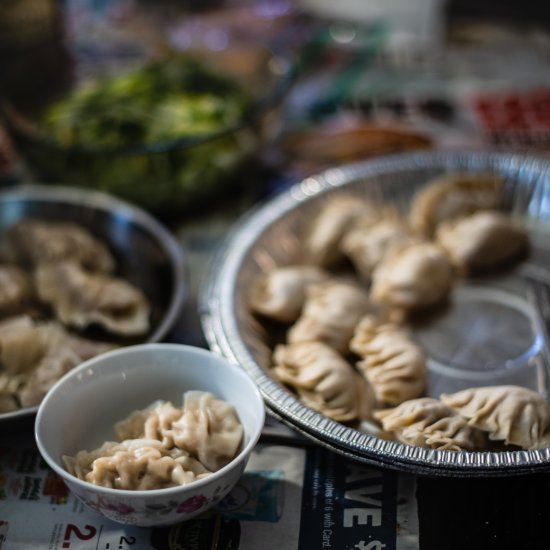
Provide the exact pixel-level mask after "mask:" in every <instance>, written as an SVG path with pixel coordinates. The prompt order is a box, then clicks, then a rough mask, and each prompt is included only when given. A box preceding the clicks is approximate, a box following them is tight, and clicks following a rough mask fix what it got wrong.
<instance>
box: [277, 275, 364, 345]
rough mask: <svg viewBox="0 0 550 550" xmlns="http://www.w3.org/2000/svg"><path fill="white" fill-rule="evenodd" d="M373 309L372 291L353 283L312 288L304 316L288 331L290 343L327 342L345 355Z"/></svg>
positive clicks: (340, 282)
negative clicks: (365, 317) (369, 292)
mask: <svg viewBox="0 0 550 550" xmlns="http://www.w3.org/2000/svg"><path fill="white" fill-rule="evenodd" d="M372 309H373V306H372V305H371V302H370V300H369V295H368V292H367V291H366V290H365V289H363V288H361V287H360V286H358V285H356V284H355V283H353V282H349V281H343V280H336V279H332V280H329V281H326V282H324V283H319V284H314V285H311V286H310V287H309V288H308V290H307V294H306V301H305V304H304V308H303V310H302V314H301V315H300V317H299V318H298V320H297V321H296V323H295V324H294V325H292V326H291V327H290V329H289V330H288V333H287V341H288V342H289V343H296V342H307V341H310V340H315V341H319V342H324V343H325V344H327V345H329V346H331V347H333V348H334V349H335V350H337V351H339V352H340V353H344V354H345V353H347V352H348V349H349V341H350V340H351V338H352V336H353V331H354V329H355V325H356V324H357V323H358V322H359V320H360V319H361V317H363V316H364V315H365V314H366V313H368V312H369V311H370V310H372Z"/></svg>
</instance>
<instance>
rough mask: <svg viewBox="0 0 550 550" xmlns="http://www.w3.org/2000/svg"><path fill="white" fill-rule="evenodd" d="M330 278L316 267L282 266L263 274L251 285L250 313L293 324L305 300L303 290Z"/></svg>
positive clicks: (304, 291) (325, 272)
mask: <svg viewBox="0 0 550 550" xmlns="http://www.w3.org/2000/svg"><path fill="white" fill-rule="evenodd" d="M329 277H330V274H329V273H328V272H327V271H325V270H324V269H322V268H320V267H317V266H315V265H289V266H282V267H277V268H275V269H273V270H272V271H269V272H268V273H264V274H262V275H261V276H260V277H259V278H258V279H257V280H256V281H255V283H254V284H253V285H252V288H251V289H250V294H249V305H250V309H251V310H252V311H253V312H254V313H257V314H260V315H262V316H264V317H267V318H268V319H273V320H275V321H279V322H281V323H294V321H296V319H298V317H299V316H300V313H301V311H302V307H303V306H304V302H305V300H306V290H307V288H308V287H309V286H310V285H311V284H313V283H320V282H321V281H325V280H327V279H328V278H329Z"/></svg>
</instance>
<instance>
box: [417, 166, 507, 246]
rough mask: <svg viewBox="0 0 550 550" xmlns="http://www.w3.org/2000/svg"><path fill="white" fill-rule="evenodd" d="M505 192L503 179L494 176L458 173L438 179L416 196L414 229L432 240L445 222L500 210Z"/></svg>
mask: <svg viewBox="0 0 550 550" xmlns="http://www.w3.org/2000/svg"><path fill="white" fill-rule="evenodd" d="M502 188H503V182H502V180H501V179H500V177H498V176H495V175H492V174H473V173H454V174H446V175H444V176H442V177H440V178H436V179H434V180H433V181H431V182H429V183H428V184H427V185H426V186H424V187H423V188H422V189H421V190H420V191H418V192H417V193H416V195H415V196H414V198H413V202H412V205H411V209H410V213H409V222H410V225H411V227H412V229H413V230H414V231H415V232H417V233H418V234H420V235H422V236H423V237H426V238H431V237H432V236H433V234H434V231H435V230H436V228H437V226H438V225H439V224H440V223H441V222H443V221H448V220H452V219H456V218H459V217H462V216H466V215H469V214H472V213H473V212H477V211H478V210H482V209H494V208H497V207H498V205H499V202H500V200H501V194H502Z"/></svg>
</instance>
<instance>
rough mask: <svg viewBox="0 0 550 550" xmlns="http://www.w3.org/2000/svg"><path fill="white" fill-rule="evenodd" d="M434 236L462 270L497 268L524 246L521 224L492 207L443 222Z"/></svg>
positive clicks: (524, 234) (520, 253) (524, 240)
mask: <svg viewBox="0 0 550 550" xmlns="http://www.w3.org/2000/svg"><path fill="white" fill-rule="evenodd" d="M435 236H436V239H437V241H438V243H439V244H440V245H441V247H442V248H443V249H444V250H445V251H446V252H447V254H448V255H449V257H450V258H451V260H452V262H453V263H454V264H455V265H456V266H457V267H458V268H460V269H461V270H462V271H464V272H465V273H470V272H477V271H481V270H490V269H494V268H498V267H500V266H502V265H504V264H506V263H507V262H511V261H513V260H515V259H518V258H519V257H521V256H522V255H523V254H525V253H526V251H527V247H528V237H527V232H526V230H525V228H524V227H522V226H521V225H520V224H519V223H517V222H516V221H514V220H513V219H512V218H511V217H510V216H507V215H506V214H504V213H502V212H498V211H496V210H481V211H479V212H476V213H474V214H472V215H470V216H466V217H464V218H460V219H458V220H453V221H448V222H443V223H442V224H441V225H440V226H439V227H438V228H437V230H436V234H435Z"/></svg>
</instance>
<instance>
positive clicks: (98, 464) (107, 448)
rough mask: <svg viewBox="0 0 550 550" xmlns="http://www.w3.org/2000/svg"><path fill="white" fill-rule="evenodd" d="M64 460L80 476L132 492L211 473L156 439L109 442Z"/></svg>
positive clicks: (89, 480)
mask: <svg viewBox="0 0 550 550" xmlns="http://www.w3.org/2000/svg"><path fill="white" fill-rule="evenodd" d="M63 463H64V465H65V468H66V469H67V470H68V471H69V472H70V473H71V474H73V475H74V476H76V477H78V478H79V479H82V480H84V481H87V482H89V483H93V484H94V485H99V486H101V487H109V488H113V489H124V490H129V491H144V490H151V489H163V488H166V487H177V486H179V485H185V484H187V483H190V482H192V481H195V480H197V479H203V478H204V477H206V476H208V475H210V474H211V472H210V471H209V470H207V469H206V468H205V467H204V466H203V465H202V464H201V463H200V462H199V461H198V460H197V459H195V458H193V457H190V456H189V455H188V454H187V453H186V452H185V451H183V450H181V449H178V448H177V447H172V448H171V449H168V448H166V447H164V446H163V445H162V443H161V442H160V441H157V440H155V439H127V440H124V441H120V442H116V441H106V442H105V443H104V444H103V445H102V446H101V447H99V448H98V449H94V450H92V451H85V450H82V451H79V452H78V453H77V454H76V455H75V456H67V455H65V456H63Z"/></svg>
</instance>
